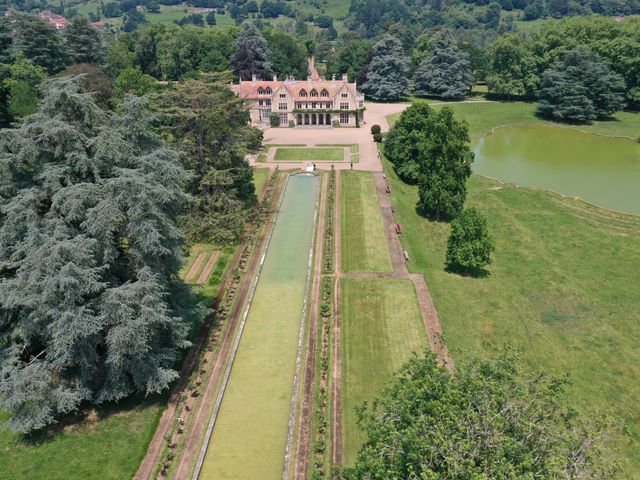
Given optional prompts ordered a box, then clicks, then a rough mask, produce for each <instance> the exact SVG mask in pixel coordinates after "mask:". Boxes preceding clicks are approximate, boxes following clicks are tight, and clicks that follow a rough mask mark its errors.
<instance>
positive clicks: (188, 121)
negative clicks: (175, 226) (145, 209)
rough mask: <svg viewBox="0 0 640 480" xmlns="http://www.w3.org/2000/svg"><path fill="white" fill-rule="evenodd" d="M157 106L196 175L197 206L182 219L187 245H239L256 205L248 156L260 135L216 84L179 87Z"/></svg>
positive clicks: (191, 187) (192, 189) (192, 186)
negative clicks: (207, 242)
mask: <svg viewBox="0 0 640 480" xmlns="http://www.w3.org/2000/svg"><path fill="white" fill-rule="evenodd" d="M156 105H157V107H158V109H159V110H160V111H161V112H162V113H163V114H164V122H163V129H164V131H165V133H166V134H167V136H168V138H169V139H170V141H171V142H173V143H174V144H175V145H176V146H177V147H179V148H180V150H181V151H183V152H184V154H185V155H184V158H183V161H184V162H185V166H186V167H187V168H188V169H190V170H192V171H193V172H194V174H193V175H192V177H191V178H190V179H189V181H188V182H187V192H188V193H190V194H192V195H193V196H194V198H195V201H194V203H193V204H191V205H190V207H189V208H188V209H187V210H186V212H185V214H184V216H183V219H182V221H183V225H184V228H185V233H186V235H187V237H188V239H189V240H190V241H192V242H201V241H209V242H215V243H219V244H225V243H232V242H236V241H238V239H239V238H240V235H241V234H242V231H243V227H244V223H245V220H246V215H247V212H248V208H250V207H251V206H253V205H254V203H255V200H256V196H255V187H254V185H253V170H252V168H251V166H250V165H249V163H248V162H247V160H246V159H245V156H246V153H247V150H248V149H256V148H258V147H259V146H260V143H261V141H262V133H261V132H260V131H259V130H257V129H256V128H253V127H251V126H250V124H249V114H248V112H247V110H246V109H245V107H244V105H243V102H242V100H240V99H239V98H238V97H236V96H235V95H234V94H233V93H232V92H231V91H230V90H229V89H228V88H227V87H226V86H225V85H224V84H221V83H218V82H217V81H216V79H212V81H199V80H198V81H196V80H189V81H186V82H184V83H181V84H178V85H176V86H175V89H173V90H168V91H165V92H163V93H162V94H160V95H158V96H157V98H156Z"/></svg>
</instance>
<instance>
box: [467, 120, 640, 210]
mask: <svg viewBox="0 0 640 480" xmlns="http://www.w3.org/2000/svg"><path fill="white" fill-rule="evenodd" d="M638 133H640V132H638ZM472 149H473V151H474V153H475V155H476V157H475V160H474V163H473V170H474V171H475V172H478V173H481V174H483V175H487V176H489V177H493V178H496V179H498V180H502V181H504V182H513V183H517V184H519V185H525V186H530V187H543V188H548V189H550V190H554V191H556V192H560V193H562V194H564V195H569V196H579V197H581V198H583V199H584V200H587V201H588V202H591V203H594V204H596V205H599V206H602V207H606V208H610V209H613V210H620V211H624V212H633V213H640V144H639V143H637V142H634V141H632V140H628V139H625V138H614V137H605V136H601V135H594V134H590V133H583V132H580V131H578V130H576V129H572V128H561V127H553V126H551V127H550V126H511V127H501V128H498V129H496V130H495V131H494V133H492V134H490V135H487V136H485V137H482V138H479V139H476V140H474V141H473V145H472Z"/></svg>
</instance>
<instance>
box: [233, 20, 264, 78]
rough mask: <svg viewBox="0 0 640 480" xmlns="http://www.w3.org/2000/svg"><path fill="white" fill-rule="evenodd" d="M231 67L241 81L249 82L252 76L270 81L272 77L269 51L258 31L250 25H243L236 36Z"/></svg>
mask: <svg viewBox="0 0 640 480" xmlns="http://www.w3.org/2000/svg"><path fill="white" fill-rule="evenodd" d="M231 67H232V68H233V71H234V73H235V74H236V76H239V77H240V78H242V80H251V77H252V76H253V75H256V76H257V77H258V78H261V79H263V80H271V77H272V76H273V68H272V65H271V51H270V50H269V46H268V44H267V41H266V40H265V38H264V37H263V36H262V33H260V30H258V28H257V27H256V26H255V25H253V24H252V23H245V24H244V28H243V30H242V32H241V33H240V35H239V36H238V39H237V41H236V49H235V52H234V53H233V55H232V56H231Z"/></svg>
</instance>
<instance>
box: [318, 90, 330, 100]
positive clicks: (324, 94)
mask: <svg viewBox="0 0 640 480" xmlns="http://www.w3.org/2000/svg"><path fill="white" fill-rule="evenodd" d="M320 96H321V97H322V98H328V97H329V92H327V91H326V90H325V89H322V91H321V92H320Z"/></svg>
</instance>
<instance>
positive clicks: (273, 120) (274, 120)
mask: <svg viewBox="0 0 640 480" xmlns="http://www.w3.org/2000/svg"><path fill="white" fill-rule="evenodd" d="M269 125H271V126H272V127H273V128H277V127H279V126H280V115H278V114H277V113H272V114H271V115H269Z"/></svg>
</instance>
